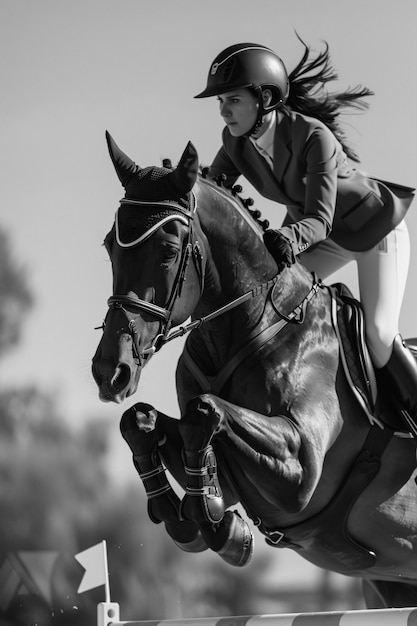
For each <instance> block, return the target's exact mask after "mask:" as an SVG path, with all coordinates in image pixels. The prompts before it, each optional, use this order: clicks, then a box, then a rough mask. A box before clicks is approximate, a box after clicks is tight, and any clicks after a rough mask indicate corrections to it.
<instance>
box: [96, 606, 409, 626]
mask: <svg viewBox="0 0 417 626" xmlns="http://www.w3.org/2000/svg"><path fill="white" fill-rule="evenodd" d="M109 613H110V614H109ZM97 617H98V621H97V626H417V608H403V609H372V610H371V609H369V610H368V609H367V610H361V611H344V612H339V611H330V612H327V613H287V614H282V615H243V616H240V617H203V618H198V619H193V618H187V619H164V620H147V621H142V620H139V621H133V622H129V621H128V622H120V621H118V620H119V607H118V605H117V603H115V602H111V603H106V602H102V603H101V604H99V605H98V607H97ZM116 620H117V621H116Z"/></svg>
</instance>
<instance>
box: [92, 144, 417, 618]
mask: <svg viewBox="0 0 417 626" xmlns="http://www.w3.org/2000/svg"><path fill="white" fill-rule="evenodd" d="M109 147H110V153H111V156H112V159H113V162H114V163H115V166H116V171H117V172H118V174H119V177H120V179H121V180H122V183H123V184H124V186H125V189H126V198H127V204H126V205H125V206H123V204H122V207H121V209H120V210H119V214H118V218H117V219H116V224H115V226H114V227H113V229H112V231H111V232H110V233H109V235H108V236H107V238H106V245H107V249H108V251H109V254H110V257H111V259H112V266H113V278H114V294H116V295H114V296H113V298H112V299H110V300H111V302H110V305H111V308H110V309H109V312H108V315H107V318H106V322H105V326H104V333H103V337H102V340H101V342H100V345H99V347H98V349H97V352H96V355H95V356H94V359H93V373H94V376H95V379H96V381H97V383H98V385H99V389H100V395H101V397H102V399H104V400H112V401H116V402H121V401H123V400H124V399H125V398H126V397H128V396H130V395H132V394H133V393H134V392H135V390H136V388H137V385H138V382H139V378H140V372H141V369H142V368H143V367H144V365H145V364H146V362H147V360H148V359H149V355H151V354H152V353H153V351H154V350H155V342H156V341H157V338H158V337H159V338H162V340H161V339H160V343H161V344H163V341H166V340H167V339H169V332H172V330H171V329H172V328H173V327H178V326H181V324H184V322H185V321H186V320H187V319H188V318H189V317H190V316H191V318H192V320H204V323H201V324H197V323H195V327H193V331H192V332H191V333H190V334H189V336H188V338H187V342H186V345H185V349H184V353H183V355H182V356H181V358H180V360H179V363H178V366H177V374H176V377H177V389H178V399H179V404H180V409H181V419H180V420H175V419H173V418H171V417H169V416H166V415H163V414H162V413H160V412H158V411H156V410H155V409H153V407H149V405H144V404H137V405H135V406H134V407H133V408H132V409H129V410H128V411H127V412H126V413H125V415H124V417H123V418H122V433H123V436H124V437H125V439H126V440H127V442H128V443H129V445H130V447H131V449H132V451H133V454H134V459H135V465H136V467H137V469H138V471H139V473H140V474H141V476H142V479H143V480H144V484H145V488H147V493H148V496H149V498H150V500H149V503H150V504H149V506H150V509H149V510H150V514H151V518H152V519H154V521H164V522H165V523H166V527H167V530H168V532H169V533H170V534H171V536H172V537H173V538H174V540H175V541H176V542H177V543H178V545H180V546H181V547H183V548H184V549H189V550H190V551H193V550H194V548H195V550H197V549H202V548H201V546H202V544H203V547H205V546H206V545H208V546H209V547H211V548H212V549H215V550H216V551H218V552H219V554H220V555H221V556H223V558H225V559H226V560H229V562H232V563H233V564H235V565H236V564H237V565H240V564H243V563H245V562H246V561H247V560H248V558H249V553H250V550H251V547H250V546H249V544H250V537H249V535H248V532H247V531H246V529H245V528H244V527H243V526H242V524H243V522H240V521H238V522H237V521H236V519H235V517H233V516H234V514H231V513H230V512H226V513H225V509H228V507H230V506H232V505H234V504H236V503H238V502H240V503H241V504H242V506H243V508H244V509H245V511H246V513H247V514H248V516H249V517H251V518H252V520H253V521H254V522H255V524H257V525H258V526H259V528H260V530H261V531H262V532H263V533H264V534H265V536H266V537H267V541H268V542H269V543H271V544H272V545H274V544H276V545H278V546H283V547H285V546H288V547H291V548H292V549H294V550H296V551H297V552H299V553H300V554H301V555H302V556H303V557H304V558H306V559H307V560H309V561H310V562H312V563H314V564H316V565H318V566H320V567H323V568H326V569H330V570H334V571H337V572H340V573H342V574H348V575H353V576H359V577H361V578H363V579H368V580H370V581H383V580H384V581H397V582H398V581H407V582H409V583H410V585H411V589H412V592H411V596H410V587H407V593H404V594H401V593H399V594H398V596H397V599H396V600H395V602H396V603H397V604H396V605H397V606H398V605H401V603H404V604H407V603H408V604H410V603H417V593H416V594H415V595H414V581H415V580H416V579H417V561H416V559H415V556H414V558H413V550H414V549H415V547H416V545H417V498H416V495H417V491H416V485H415V482H414V475H415V444H414V442H413V441H412V440H411V439H409V438H399V437H395V436H393V437H392V436H391V435H392V431H391V430H390V429H389V428H388V427H387V428H386V429H385V433H386V434H385V435H383V437H385V439H384V441H383V443H377V444H376V447H377V449H378V450H380V454H379V457H380V458H377V457H378V455H376V457H375V459H374V456H372V455H373V452H372V454H371V453H370V452H369V450H370V449H371V448H369V449H368V447H366V445H367V444H366V442H367V441H368V439H367V438H368V435H369V433H370V431H371V429H379V430H381V431H382V429H381V428H380V426H379V425H376V426H371V425H370V424H369V421H368V420H367V419H366V417H365V416H364V414H363V411H362V410H361V407H360V406H359V404H358V402H357V400H356V399H355V397H354V396H353V394H352V393H351V390H350V388H349V386H348V383H347V380H346V377H345V375H344V372H343V369H342V368H341V366H340V355H339V350H340V348H339V341H338V338H337V336H336V334H335V331H334V327H333V322H332V317H331V298H332V296H331V294H330V292H329V291H328V290H327V288H325V287H324V286H322V285H321V284H320V283H317V282H315V278H314V277H312V276H311V275H310V274H309V273H307V271H306V270H305V269H304V268H303V267H302V266H301V265H300V264H298V263H297V264H295V265H294V266H292V267H291V268H285V269H284V270H283V271H281V272H279V274H277V267H276V264H275V262H274V261H273V259H272V257H271V256H270V255H269V253H268V252H267V250H266V248H265V247H264V245H263V242H262V238H261V236H260V235H261V228H260V227H259V225H258V224H257V222H256V220H254V219H253V218H252V217H251V216H250V215H249V213H248V212H247V210H246V208H245V207H244V206H243V204H242V202H241V201H240V200H239V199H238V198H236V197H233V196H232V195H231V194H230V193H229V192H226V191H224V190H222V189H221V188H219V187H218V186H217V185H215V184H214V183H212V182H208V181H205V180H204V179H202V177H201V176H198V177H197V175H196V173H195V172H196V168H195V161H196V155H193V153H192V151H190V149H188V151H187V150H186V151H185V153H184V155H183V157H182V160H181V161H180V164H179V166H178V168H177V170H174V171H173V172H169V173H168V172H167V171H165V172H162V173H161V171H159V170H158V176H157V177H156V178H157V180H156V183H155V191H154V190H152V193H150V194H149V193H148V188H149V183H148V182H147V181H145V183H146V185H145V183H144V181H143V180H141V184H142V187H143V185H145V186H146V193H145V197H144V195H143V193H142V190H141V188H140V184H138V183H137V181H136V187H135V191H134V194H135V197H133V198H132V197H131V196H132V194H133V192H132V185H131V182H129V181H131V180H132V177H133V178H134V177H135V175H137V174H138V172H139V174H140V175H142V173H143V170H141V169H140V168H137V166H135V165H134V164H133V162H130V160H129V159H128V157H126V155H124V154H123V153H122V152H121V151H120V150H119V149H118V148H117V146H116V145H115V144H114V142H112V140H110V143H109ZM126 163H127V165H126ZM135 168H136V169H135ZM126 171H128V173H129V176H130V178H128V182H126ZM193 172H194V175H193ZM166 177H168V178H169V179H170V181H171V182H172V185H171V187H170V189H172V188H174V189H176V195H175V194H174V198H173V197H168V196H170V193H171V191H170V190H168V191H166V192H165V193H164V192H163V191H162V190H160V189H161V180H162V179H164V182H166V181H165V178H166ZM173 177H176V178H175V179H174V178H173ZM184 179H187V182H186V183H184V182H182V183H181V184H180V183H179V181H184ZM181 185H182V187H181ZM179 186H180V187H181V189H180V192H178V188H179ZM167 189H168V187H167ZM158 194H160V195H158ZM191 194H194V196H195V198H196V202H197V210H194V212H193V214H192V215H190V214H187V215H186V217H184V215H185V214H184V213H183V212H182V207H183V205H185V204H186V203H184V202H181V201H179V199H180V198H184V197H185V196H187V197H188V199H190V197H191ZM135 200H138V201H140V202H141V204H142V205H145V207H144V208H143V207H138V206H137V204H135ZM130 201H132V204H129V202H130ZM164 201H167V202H164ZM169 203H171V205H169ZM161 205H164V206H163V207H162V208H163V211H162V212H161ZM144 210H145V212H148V213H149V215H150V216H151V217H152V216H153V217H152V219H150V220H149V219H148V218H147V222H146V226H144V221H143V213H144ZM148 213H146V215H148ZM156 213H158V215H157V218H155V217H154V216H155V214H156ZM175 215H176V216H177V217H175ZM164 220H165V221H164ZM187 222H188V223H187ZM149 224H151V226H150V225H149ZM116 227H117V228H118V231H117V230H116ZM152 229H153V230H152ZM150 232H151V234H150V235H149V236H147V234H149V233H150ZM122 235H123V236H124V238H125V239H124V241H125V242H130V243H127V244H126V243H123V241H122ZM144 235H145V238H144V240H143V241H142V240H140V242H139V243H135V242H136V241H137V240H138V239H141V237H143V236H144ZM132 242H133V243H132ZM123 246H125V247H123ZM186 249H187V250H189V255H188V257H187V261H186V262H184V258H185V256H184V255H185V252H184V250H186ZM179 277H180V278H179ZM251 290H252V292H253V294H252V296H251V297H248V298H247V299H245V300H244V301H242V303H240V304H239V306H232V307H230V308H228V303H230V302H233V300H234V299H236V298H238V297H240V296H241V295H242V294H245V293H248V292H249V291H251ZM167 303H168V304H169V307H170V317H169V323H168V325H167V327H166V328H165V330H164V329H163V325H164V323H165V321H166V318H167V309H168V308H169V307H168V304H167ZM113 305H114V306H113ZM152 307H153V308H152ZM222 307H224V308H225V310H224V312H223V313H222V314H221V315H218V316H217V315H213V312H214V311H216V310H218V309H222ZM295 311H296V314H294V312H295ZM161 320H162V321H161ZM270 329H273V332H272V331H271V330H270ZM274 329H276V331H275V330H274ZM158 347H160V346H157V348H158ZM373 432H374V431H373ZM388 433H390V434H388ZM164 437H166V443H164V444H163V445H159V446H157V443H158V441H159V442H160V440H161V439H163V438H164ZM377 437H380V435H379V434H377ZM364 443H365V450H363V449H362V447H363V445H364ZM156 449H157V450H158V452H156ZM361 450H362V453H361ZM156 454H159V455H160V457H161V458H162V460H163V462H164V464H165V466H166V467H167V468H168V469H169V470H170V472H171V473H172V474H173V475H174V477H175V478H176V479H177V481H178V482H179V483H180V485H182V487H183V488H184V489H185V491H186V495H185V497H184V499H183V500H182V501H181V503H179V502H177V501H176V500H175V498H174V496H173V495H172V493H171V492H170V491H169V484H168V483H167V481H166V480H165V479H163V478H161V470H160V469H159V468H160V466H159V464H158V463H159V462H158V459H157V457H156V456H155V455H156ZM360 454H362V457H361V459H362V460H363V465H360V464H359V465H358V466H357V470H355V471H356V475H357V476H359V477H360V474H361V472H366V471H368V468H369V467H371V466H372V467H374V466H375V467H376V470H375V471H373V470H372V472H373V473H372V472H371V473H372V480H371V479H370V480H369V481H368V483H363V484H362V483H361V482H360V481H359V482H358V483H355V482H351V483H350V484H349V482H348V481H347V480H346V477H347V476H349V473H350V472H351V468H352V467H353V466H355V462H356V459H357V458H358V455H360ZM375 454H376V453H375ZM368 457H370V458H368ZM369 461H370V462H369ZM375 463H376V464H377V466H376V465H375ZM363 467H364V468H365V469H363ZM353 473H355V472H353ZM357 480H359V479H357ZM152 481H153V482H152ZM158 481H159V482H158ZM151 483H152V485H153V487H150V485H151ZM357 484H360V485H361V487H360V490H359V491H358V490H357V487H356V485H357ZM349 490H350V492H354V498H353V497H352V496H350V498H351V501H347V500H346V499H345V500H343V499H342V498H341V497H339V495H338V494H340V493H342V492H343V493H346V494H348V493H349ZM155 494H156V495H155ZM346 497H347V496H346ZM346 507H347V508H348V510H347V511H346V510H345V511H343V509H344V508H345V509H346ZM345 513H346V514H345ZM196 529H197V530H198V533H199V535H200V534H202V537H203V541H202V542H201V538H200V540H197V539H195V537H197V535H196ZM222 529H223V530H224V532H223V530H222ZM188 533H190V534H191V535H193V540H190V541H188V539H187V534H188ZM184 538H185V540H184ZM194 539H195V542H196V543H194ZM239 542H240V543H241V544H242V545H238V544H239ZM197 544H198V546H199V547H198V548H197V547H195V546H197ZM236 553H238V555H239V556H238V557H236V558H235V554H236ZM230 555H231V556H230ZM373 584H375V585H378V584H379V583H375V582H374V583H373ZM397 587H398V586H397ZM397 587H396V588H397ZM381 593H382V592H381V591H380V594H381ZM383 596H384V598H385V599H386V600H385V601H386V602H393V600H392V598H391V597H390V594H389V592H387V590H386V589H385V588H384V593H383ZM410 597H411V598H412V599H410Z"/></svg>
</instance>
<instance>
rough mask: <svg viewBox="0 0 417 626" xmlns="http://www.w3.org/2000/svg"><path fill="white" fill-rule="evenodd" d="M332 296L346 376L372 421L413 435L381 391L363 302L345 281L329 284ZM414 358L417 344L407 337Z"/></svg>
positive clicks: (401, 432)
mask: <svg viewBox="0 0 417 626" xmlns="http://www.w3.org/2000/svg"><path fill="white" fill-rule="evenodd" d="M329 291H330V293H331V296H332V322H333V327H334V330H335V332H336V335H337V337H338V339H339V346H340V359H341V362H342V364H343V369H344V373H345V376H346V380H347V382H348V384H349V386H350V388H351V390H352V392H353V394H354V395H355V397H356V399H357V400H358V402H359V404H360V406H361V407H362V409H363V411H364V412H365V414H366V416H367V418H368V420H369V423H370V424H371V425H374V424H376V425H378V426H379V427H380V428H384V427H385V426H389V427H390V428H393V429H394V431H395V434H396V435H397V436H403V437H408V436H411V435H410V432H409V430H408V429H407V427H406V425H405V423H404V421H403V419H402V418H401V416H400V415H399V414H397V413H396V412H395V411H393V410H387V408H385V406H384V403H383V401H381V397H383V393H380V392H379V393H378V379H377V376H376V373H375V369H374V366H373V363H372V360H371V357H370V354H369V351H368V348H367V345H366V339H365V319H364V313H363V309H362V306H361V304H360V302H359V301H358V300H356V298H354V297H353V295H352V293H351V292H350V290H349V289H348V287H346V285H344V284H343V283H335V284H333V285H331V286H330V287H329ZM406 343H407V346H408V348H409V349H410V350H411V353H412V354H413V356H414V358H417V344H414V343H413V341H412V340H411V341H407V342H406Z"/></svg>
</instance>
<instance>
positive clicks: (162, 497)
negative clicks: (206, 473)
mask: <svg viewBox="0 0 417 626" xmlns="http://www.w3.org/2000/svg"><path fill="white" fill-rule="evenodd" d="M161 417H162V415H159V414H158V412H157V411H156V410H155V409H154V408H153V407H152V406H151V405H149V404H144V403H138V404H135V405H134V406H133V407H131V408H130V409H128V410H127V411H126V412H125V413H124V414H123V416H122V419H121V422H120V430H121V433H122V436H123V438H124V439H125V441H126V442H127V444H128V445H129V447H130V449H131V451H132V454H133V464H134V466H135V468H136V470H137V472H138V474H139V477H140V478H141V480H142V483H143V485H144V487H145V491H146V495H147V497H148V515H149V517H150V519H151V520H152V522H154V523H155V524H160V523H161V522H164V523H165V528H166V530H167V532H168V534H169V535H170V537H171V538H172V539H173V541H174V542H175V543H176V544H177V545H178V547H180V548H181V549H182V550H185V551H187V552H201V551H202V550H205V549H206V548H207V544H206V543H205V541H204V540H203V538H202V536H201V533H200V531H199V527H198V525H197V524H196V523H194V522H193V521H185V520H181V519H180V514H179V509H180V499H179V498H178V496H177V494H176V493H175V491H174V490H173V489H172V487H171V485H170V483H169V481H168V478H167V476H166V473H165V468H164V466H163V464H162V461H161V456H160V451H159V450H160V446H161V439H160V436H159V434H158V430H157V428H156V425H157V420H158V418H159V419H160V418H161ZM163 418H165V419H166V420H170V419H172V418H168V417H167V416H163ZM172 421H173V422H174V424H173V426H174V427H175V425H176V423H177V420H173V419H172ZM165 438H166V436H164V439H165ZM168 445H169V444H168V442H167V443H166V444H165V447H167V446H168Z"/></svg>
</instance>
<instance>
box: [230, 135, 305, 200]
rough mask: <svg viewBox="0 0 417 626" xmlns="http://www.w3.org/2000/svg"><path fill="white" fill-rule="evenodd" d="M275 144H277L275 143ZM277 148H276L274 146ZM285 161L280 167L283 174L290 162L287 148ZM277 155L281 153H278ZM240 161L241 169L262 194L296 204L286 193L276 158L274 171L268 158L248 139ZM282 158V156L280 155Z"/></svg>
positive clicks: (272, 198)
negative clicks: (279, 177) (282, 185)
mask: <svg viewBox="0 0 417 626" xmlns="http://www.w3.org/2000/svg"><path fill="white" fill-rule="evenodd" d="M274 145H275V144H274ZM280 149H281V148H280ZM274 150H275V148H274ZM285 153H286V155H288V156H285V163H284V164H283V165H282V167H281V166H280V167H279V168H278V171H279V172H281V176H282V174H283V172H284V170H285V167H286V164H287V162H288V159H289V156H290V152H289V150H288V149H287V148H285ZM276 154H277V155H278V154H279V153H276ZM241 156H242V157H243V158H242V159H241V163H240V171H241V172H242V174H243V175H244V176H245V178H247V179H248V180H249V181H250V183H251V184H252V185H253V186H254V187H255V189H257V190H258V191H259V192H260V193H261V194H262V195H264V196H265V197H267V198H270V199H271V200H275V201H276V202H278V203H280V204H284V205H287V204H294V203H293V202H292V201H291V200H290V199H289V198H288V197H287V196H286V195H285V193H284V191H283V189H282V187H281V185H280V184H279V179H278V176H277V170H276V164H275V161H276V159H275V158H274V171H272V170H271V168H270V167H269V165H268V163H267V162H266V160H265V159H264V158H263V157H262V156H261V155H260V154H259V152H258V151H257V149H256V148H255V146H254V145H253V144H252V143H251V141H250V140H249V139H247V140H246V141H245V143H244V145H243V148H242V153H241ZM279 158H281V156H280V157H279Z"/></svg>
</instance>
